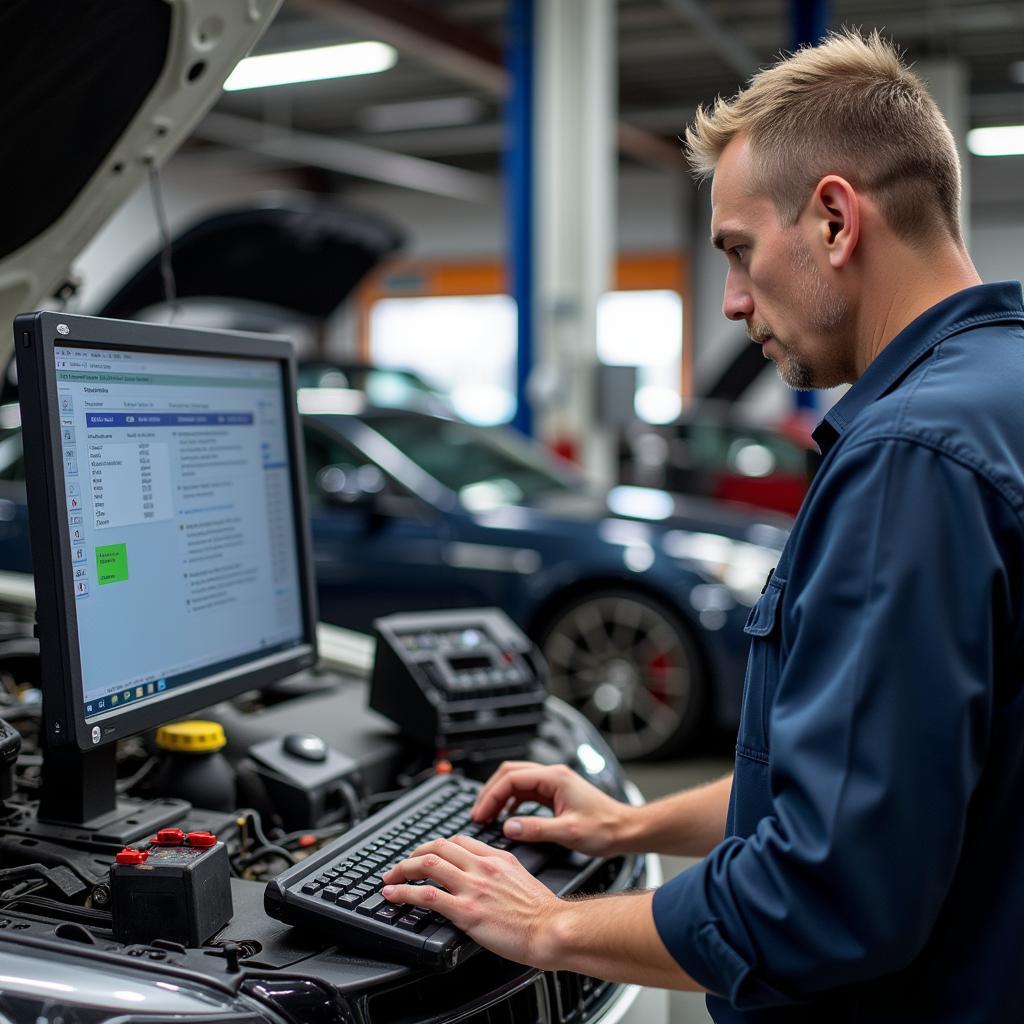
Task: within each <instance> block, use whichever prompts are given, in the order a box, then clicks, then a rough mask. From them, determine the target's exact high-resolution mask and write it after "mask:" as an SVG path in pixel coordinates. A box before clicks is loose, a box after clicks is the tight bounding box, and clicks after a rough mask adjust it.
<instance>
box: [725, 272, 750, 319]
mask: <svg viewBox="0 0 1024 1024" xmlns="http://www.w3.org/2000/svg"><path fill="white" fill-rule="evenodd" d="M722 312H723V313H724V314H725V316H726V318H727V319H729V320H749V319H750V318H751V317H752V316H753V315H754V300H753V298H752V297H751V295H750V291H749V290H748V289H747V288H745V287H743V285H742V284H741V283H740V282H738V281H736V280H735V279H734V277H733V275H732V274H729V276H728V277H727V278H726V279H725V298H724V299H723V301H722Z"/></svg>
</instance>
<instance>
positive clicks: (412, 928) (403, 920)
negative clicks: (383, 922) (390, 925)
mask: <svg viewBox="0 0 1024 1024" xmlns="http://www.w3.org/2000/svg"><path fill="white" fill-rule="evenodd" d="M429 923H430V919H429V918H426V917H414V916H413V914H412V913H409V914H405V915H404V916H403V917H400V918H399V919H398V920H397V921H396V922H395V925H396V926H397V927H399V928H401V929H402V931H404V932H421V931H423V930H424V929H425V928H426V927H427V925H428V924H429Z"/></svg>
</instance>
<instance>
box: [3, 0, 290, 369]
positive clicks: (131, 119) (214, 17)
mask: <svg viewBox="0 0 1024 1024" xmlns="http://www.w3.org/2000/svg"><path fill="white" fill-rule="evenodd" d="M280 3H281V0H244V2H240V0H7V2H5V3H4V4H2V5H0V97H2V100H0V128H2V130H3V133H4V158H3V160H2V161H0V203H2V204H3V206H2V211H3V216H2V217H0V365H5V364H6V362H7V360H8V358H9V355H10V350H11V344H12V338H11V331H10V326H9V325H10V323H11V321H12V320H13V318H14V316H15V314H16V313H19V312H26V311H29V310H32V309H35V308H37V307H38V306H39V305H40V303H42V302H43V301H44V300H46V299H48V298H50V297H51V296H53V295H55V294H57V293H58V292H59V291H60V290H61V289H62V288H63V286H64V285H65V283H66V282H68V281H69V280H70V278H71V264H72V261H73V260H74V259H75V258H76V257H77V256H78V254H79V253H80V252H81V250H82V249H83V248H84V247H85V245H86V244H87V243H88V242H89V241H90V240H91V239H92V237H93V235H94V234H95V233H96V232H97V231H98V230H99V228H100V227H101V226H102V225H103V224H104V223H105V222H106V220H107V219H108V217H110V215H111V214H112V213H113V212H114V211H115V210H116V209H117V208H118V207H119V206H120V205H121V203H122V202H124V200H125V199H126V198H127V197H128V196H129V195H131V193H132V192H134V191H135V189H137V188H138V186H139V185H140V184H141V183H142V182H143V181H144V180H145V178H146V176H147V174H148V173H149V170H150V168H151V167H153V166H154V165H155V166H159V165H160V164H161V163H163V161H164V160H166V159H167V157H168V156H170V155H171V154H172V153H173V152H174V151H175V150H176V149H177V148H178V146H179V145H181V143H182V142H183V141H184V140H185V139H186V138H187V137H188V135H189V134H190V133H191V132H192V130H193V128H194V127H195V125H196V124H197V122H198V121H199V119H200V118H201V117H202V116H203V114H204V113H206V111H207V110H208V109H209V108H210V107H211V106H212V105H213V103H214V102H215V101H216V99H217V97H218V96H219V95H220V92H221V87H222V85H223V83H224V80H225V79H226V78H227V77H228V75H229V74H230V73H231V71H232V69H233V68H234V66H235V65H236V64H237V63H238V61H239V60H241V58H242V57H244V56H245V54H246V53H247V52H248V51H249V50H250V49H251V47H252V46H253V44H254V43H255V42H256V41H257V40H258V39H259V37H260V36H261V35H262V33H263V31H264V29H265V28H266V27H267V25H268V24H269V23H270V20H271V19H272V18H273V16H274V14H275V12H276V11H277V8H278V6H279V5H280Z"/></svg>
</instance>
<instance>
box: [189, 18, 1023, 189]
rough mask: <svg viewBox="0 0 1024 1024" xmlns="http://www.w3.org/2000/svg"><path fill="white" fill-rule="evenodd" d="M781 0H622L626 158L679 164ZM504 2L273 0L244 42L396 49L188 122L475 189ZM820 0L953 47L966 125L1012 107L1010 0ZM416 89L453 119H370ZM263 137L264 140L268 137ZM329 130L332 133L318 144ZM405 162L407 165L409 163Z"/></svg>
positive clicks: (773, 41) (488, 147) (749, 61)
mask: <svg viewBox="0 0 1024 1024" xmlns="http://www.w3.org/2000/svg"><path fill="white" fill-rule="evenodd" d="M539 2H544V0H539ZM789 6H790V5H789V3H788V0H619V3H618V5H617V21H618V28H617V31H618V57H619V65H618V74H619V97H620V110H619V113H620V121H621V124H620V149H621V151H622V152H623V160H624V161H625V162H626V163H629V162H639V163H643V164H655V165H658V166H662V167H664V168H665V169H677V170H678V173H682V170H683V168H682V161H681V160H680V159H679V157H678V144H677V143H676V142H675V141H674V137H675V136H676V135H677V134H678V133H679V132H680V131H681V130H682V128H683V127H684V126H685V124H686V123H687V120H688V119H689V117H690V115H691V113H692V111H693V109H694V107H695V106H696V105H697V103H698V102H701V101H707V100H709V99H711V98H713V97H714V96H715V95H716V94H718V93H725V94H729V93H732V92H734V91H735V90H736V88H737V87H738V86H739V85H740V84H741V83H742V82H743V80H744V79H745V78H746V77H747V75H748V74H749V73H751V72H753V71H754V70H756V67H757V66H758V65H763V64H768V63H770V62H771V61H772V60H773V58H774V57H775V55H777V54H778V52H779V51H780V50H781V49H783V48H785V47H786V46H787V45H788V44H789V38H788V33H789ZM506 9H507V3H506V2H505V0H432V2H425V0H424V2H416V0H285V3H284V5H283V7H282V10H281V12H280V14H279V15H278V17H277V19H276V20H275V22H274V23H273V24H272V25H271V27H270V29H269V30H268V32H267V34H266V36H265V37H264V38H263V40H262V41H261V43H260V45H259V48H258V50H257V52H260V53H263V52H273V51H277V50H289V49H299V48H303V47H307V46H322V45H329V44H331V43H341V42H351V41H358V40H363V39H368V38H376V39H383V40H384V41H387V42H392V43H393V44H394V45H396V46H397V47H398V49H399V54H400V55H399V60H398V63H397V64H396V65H395V67H393V68H392V69H390V70H388V71H385V72H382V73H380V74H374V75H367V76H363V77H358V78H347V79H336V80H333V81H327V82H317V83H308V84H302V85H294V86H285V87H279V88H272V89H261V90H253V91H250V92H244V93H230V94H225V95H224V96H223V98H222V99H221V101H220V102H219V104H218V105H217V107H216V109H215V111H214V114H213V115H212V116H211V118H210V120H209V121H208V123H207V124H206V125H205V126H204V128H203V129H201V131H200V133H199V137H200V138H203V139H205V140H206V141H207V143H209V142H218V141H219V142H220V143H222V144H224V143H230V144H232V145H233V147H238V146H239V145H240V146H241V148H248V149H251V150H256V151H262V152H263V153H264V156H267V155H268V154H269V153H274V159H275V160H276V161H278V162H285V163H287V162H289V161H290V162H292V163H293V164H308V165H309V166H310V167H316V168H318V169H319V173H321V174H326V175H327V176H328V179H329V184H330V186H331V187H334V188H338V187H343V185H344V182H345V179H346V178H353V179H354V178H366V177H370V178H372V177H374V176H375V174H376V173H377V172H376V170H375V168H381V169H384V168H385V167H386V166H387V164H388V161H387V159H386V155H387V154H388V153H395V154H403V155H405V156H407V157H415V158H419V159H421V160H427V161H431V162H433V163H434V164H439V165H442V166H441V167H440V168H435V170H437V171H438V172H439V173H440V175H441V177H439V178H438V181H441V180H442V178H443V176H444V171H445V168H449V169H451V171H452V172H453V173H454V176H453V177H452V178H451V180H450V182H449V183H448V184H449V185H450V188H449V191H450V192H451V193H452V194H458V193H459V190H460V189H461V188H462V187H463V186H465V189H466V196H465V198H480V197H481V196H482V195H484V194H485V193H486V190H485V189H480V188H477V190H476V194H471V193H473V192H474V187H475V186H479V184H480V181H481V180H482V176H487V177H493V176H494V175H496V174H497V172H498V169H499V166H500V150H501V141H502V129H501V121H500V115H501V95H502V90H503V80H504V73H503V69H502V67H501V47H502V44H503V40H504V34H505V19H506ZM832 14H833V23H834V24H836V25H839V24H844V25H855V26H860V27H863V28H872V27H876V26H877V27H879V28H882V29H883V30H884V31H885V32H886V34H888V35H890V36H892V37H893V38H895V39H896V40H897V41H898V42H899V44H900V45H901V46H903V47H904V48H905V49H906V50H907V52H908V55H909V57H910V59H911V60H920V59H926V58H929V57H941V56H947V55H952V56H955V57H959V58H962V59H963V61H964V62H965V63H966V66H967V68H968V72H969V81H970V121H971V125H972V127H975V126H982V125H990V124H1007V123H1024V2H1022V0H1013V2H1010V0H1003V2H984V0H833V3H832ZM1018 62H1021V63H1018ZM429 99H435V100H453V101H455V102H454V103H450V104H445V105H442V106H441V107H439V108H438V109H437V111H436V113H437V114H438V115H443V114H444V113H446V112H447V114H448V115H449V119H451V118H452V117H455V115H456V114H460V115H461V116H462V118H464V119H466V120H464V121H463V123H457V124H453V123H436V124H433V125H424V124H423V123H422V117H418V118H417V126H416V127H408V128H400V129H394V128H392V129H390V130H380V129H381V121H382V120H384V121H386V120H387V119H389V118H390V120H391V122H392V123H393V122H394V120H395V118H396V117H397V118H399V119H400V118H401V117H402V115H403V114H405V113H408V112H407V111H403V110H402V108H401V107H398V108H396V107H395V106H394V105H396V104H406V103H411V102H419V101H423V100H429ZM414 114H415V112H414ZM240 119H241V120H240ZM441 120H442V121H443V120H444V117H443V116H442V117H441ZM259 125H262V126H263V128H262V130H261V131H260V132H256V131H255V129H256V127H257V126H259ZM267 126H270V127H272V128H275V129H281V130H283V131H286V132H289V133H299V136H298V138H299V139H300V140H301V141H303V142H304V143H305V142H308V143H310V145H308V146H305V145H303V146H298V145H297V146H295V148H294V154H293V155H292V157H288V156H287V154H286V153H285V154H283V152H282V151H283V150H284V149H285V147H286V145H287V138H288V136H285V135H280V136H274V134H273V132H271V134H270V135H268V134H267V132H266V128H267ZM274 137H277V138H278V145H277V147H276V151H275V148H274V146H271V145H269V144H268V143H267V139H272V138H274ZM331 141H337V142H339V143H340V145H339V146H338V147H335V148H333V149H332V148H331V147H330V146H329V145H328V146H327V147H324V146H323V143H324V142H328V143H330V142H331ZM261 146H262V150H261ZM354 158H358V159H356V162H355V163H353V162H352V161H353V159H354ZM360 161H361V162H360ZM677 161H678V165H677V163H676V162H677ZM396 166H397V165H395V164H394V163H392V167H396ZM415 167H416V165H415V164H412V163H410V164H409V165H408V166H406V168H405V169H406V171H409V172H410V173H413V174H414V173H415ZM422 169H424V170H426V169H427V167H426V165H422ZM460 172H461V177H460V176H459V173H460ZM381 177H382V180H394V179H393V178H388V176H387V174H386V173H384V174H382V175H381ZM474 183H475V184H474ZM428 190H429V189H428ZM440 190H441V191H443V190H444V189H440Z"/></svg>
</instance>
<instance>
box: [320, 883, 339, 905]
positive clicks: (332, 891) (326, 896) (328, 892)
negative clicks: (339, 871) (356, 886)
mask: <svg viewBox="0 0 1024 1024" xmlns="http://www.w3.org/2000/svg"><path fill="white" fill-rule="evenodd" d="M340 895H341V890H340V889H339V888H338V887H337V886H336V885H329V886H327V888H326V889H324V891H323V892H322V893H320V898H321V899H322V900H330V901H331V902H332V903H333V902H334V901H335V900H336V899H337V898H338V897H339V896H340Z"/></svg>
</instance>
